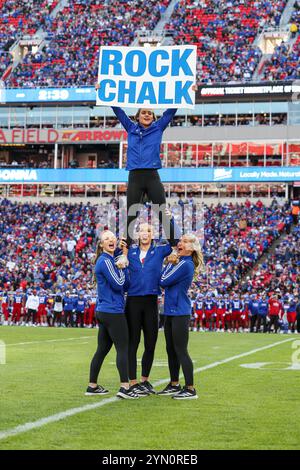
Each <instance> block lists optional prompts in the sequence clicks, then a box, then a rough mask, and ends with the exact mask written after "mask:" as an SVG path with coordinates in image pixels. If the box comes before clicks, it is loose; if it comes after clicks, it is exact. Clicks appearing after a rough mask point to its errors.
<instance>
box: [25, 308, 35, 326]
mask: <svg viewBox="0 0 300 470" xmlns="http://www.w3.org/2000/svg"><path fill="white" fill-rule="evenodd" d="M36 317H37V311H36V310H33V309H32V308H29V309H28V310H27V314H26V320H25V321H26V323H28V322H30V320H31V321H32V323H36Z"/></svg>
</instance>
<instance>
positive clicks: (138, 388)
mask: <svg viewBox="0 0 300 470" xmlns="http://www.w3.org/2000/svg"><path fill="white" fill-rule="evenodd" d="M131 390H132V391H133V392H134V393H136V394H137V395H138V396H139V397H148V396H149V395H150V392H148V391H147V390H146V388H145V387H143V386H142V385H141V384H134V385H132V386H131Z"/></svg>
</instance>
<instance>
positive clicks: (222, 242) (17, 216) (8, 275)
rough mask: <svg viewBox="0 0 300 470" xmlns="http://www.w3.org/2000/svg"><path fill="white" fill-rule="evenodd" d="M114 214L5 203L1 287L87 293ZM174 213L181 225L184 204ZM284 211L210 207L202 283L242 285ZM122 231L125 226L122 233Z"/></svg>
mask: <svg viewBox="0 0 300 470" xmlns="http://www.w3.org/2000/svg"><path fill="white" fill-rule="evenodd" d="M112 202H114V201H112ZM124 207H125V206H124ZM110 210H111V205H110V204H107V205H106V206H105V205H104V206H103V205H99V206H98V208H97V209H96V208H95V207H93V206H90V205H89V204H87V205H83V204H80V205H79V204H74V205H67V204H50V205H48V204H45V203H35V204H29V203H25V204H20V203H13V202H11V201H8V200H2V202H1V206H0V220H1V223H0V232H1V244H0V254H1V260H2V262H1V264H2V266H1V269H0V284H1V287H2V288H3V287H5V288H8V287H9V286H10V288H12V289H13V290H14V289H17V288H19V287H24V288H26V286H31V287H32V286H33V283H36V284H37V285H42V286H43V287H46V288H52V287H53V286H57V283H60V287H63V286H65V287H66V288H70V289H76V288H78V286H79V285H80V286H81V288H83V289H84V287H86V286H87V285H89V284H90V283H92V280H93V274H92V263H91V259H92V256H93V253H94V249H95V239H96V235H97V233H99V230H100V231H101V230H102V229H103V227H104V226H105V225H107V224H108V222H109V217H110ZM172 210H173V212H174V216H175V219H176V221H177V222H178V224H180V223H181V222H182V221H181V217H182V211H181V210H180V206H179V205H175V206H174V207H173V209H172ZM285 213H286V209H285V208H281V207H273V209H270V208H267V207H265V206H263V205H262V204H257V205H253V204H248V203H247V204H246V205H234V204H229V205H227V204H225V205H223V206H221V205H218V206H216V207H207V208H206V211H205V214H204V223H205V232H204V234H205V243H204V253H205V256H206V259H207V266H208V273H209V274H208V275H209V279H207V277H206V274H205V275H203V277H202V278H201V279H200V278H199V282H200V283H202V282H204V283H207V282H209V283H210V284H211V285H212V286H216V285H218V286H219V287H220V288H221V289H223V290H224V289H226V288H227V287H228V288H230V286H232V285H234V284H235V283H236V282H238V281H239V279H240V278H241V276H242V275H243V274H244V273H245V272H246V271H247V269H249V268H250V267H251V266H253V264H254V263H255V262H256V261H257V260H258V258H259V257H260V256H261V255H262V254H263V253H264V252H265V251H266V250H267V249H268V247H269V246H270V244H271V243H272V242H273V241H274V240H275V239H276V238H277V237H278V236H279V233H280V232H281V231H282V230H283V228H284V217H285ZM195 217H196V213H195V212H193V210H192V209H191V206H190V209H186V210H185V219H186V220H185V223H186V224H187V223H190V224H191V227H195V224H196V220H192V219H193V218H195ZM188 219H191V220H188ZM121 220H122V221H123V222H124V220H125V219H124V218H123V219H122V218H120V221H121ZM243 220H246V221H247V222H246V226H244V225H240V223H241V221H243ZM121 223H122V222H121ZM41 227H42V229H41ZM123 229H124V226H123V225H121V226H120V227H119V233H122V231H123ZM70 240H75V242H76V244H75V248H74V250H72V252H68V249H67V244H68V241H70ZM7 266H9V267H10V269H7ZM216 266H218V269H216ZM83 273H84V279H83V277H82V275H83Z"/></svg>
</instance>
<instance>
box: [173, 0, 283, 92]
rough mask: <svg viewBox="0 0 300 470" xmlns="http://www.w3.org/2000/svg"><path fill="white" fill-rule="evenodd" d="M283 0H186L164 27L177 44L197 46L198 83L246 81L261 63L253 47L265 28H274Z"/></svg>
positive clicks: (257, 52)
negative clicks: (269, 26)
mask: <svg viewBox="0 0 300 470" xmlns="http://www.w3.org/2000/svg"><path fill="white" fill-rule="evenodd" d="M285 5H286V1H285V0H280V1H274V0H272V1H271V0H261V1H253V0H243V1H240V0H222V1H217V0H200V1H198V0H197V1H194V0H188V1H181V2H179V3H178V4H177V7H176V8H175V11H174V13H173V15H172V17H171V20H170V22H169V24H168V26H167V28H168V29H169V30H173V31H174V39H175V42H176V43H177V44H185V43H191V44H196V45H197V46H198V59H199V60H198V80H199V82H200V83H212V82H227V81H232V80H233V81H247V80H251V78H252V75H253V72H254V70H255V68H256V66H257V64H258V62H259V60H260V57H261V51H260V49H259V48H258V47H255V46H254V45H253V42H254V40H255V37H256V35H257V34H258V33H259V32H260V31H261V30H262V29H263V27H264V26H265V25H273V26H277V25H278V24H279V22H280V18H281V13H282V11H283V10H284V7H285Z"/></svg>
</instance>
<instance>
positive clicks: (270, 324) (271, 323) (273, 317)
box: [268, 315, 279, 333]
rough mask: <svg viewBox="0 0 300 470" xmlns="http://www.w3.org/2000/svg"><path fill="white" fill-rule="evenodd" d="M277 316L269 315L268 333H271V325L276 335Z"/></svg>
mask: <svg viewBox="0 0 300 470" xmlns="http://www.w3.org/2000/svg"><path fill="white" fill-rule="evenodd" d="M278 320H279V315H270V323H269V325H268V331H269V332H270V331H271V327H272V325H274V329H275V333H277V330H278V328H279V323H278Z"/></svg>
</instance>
